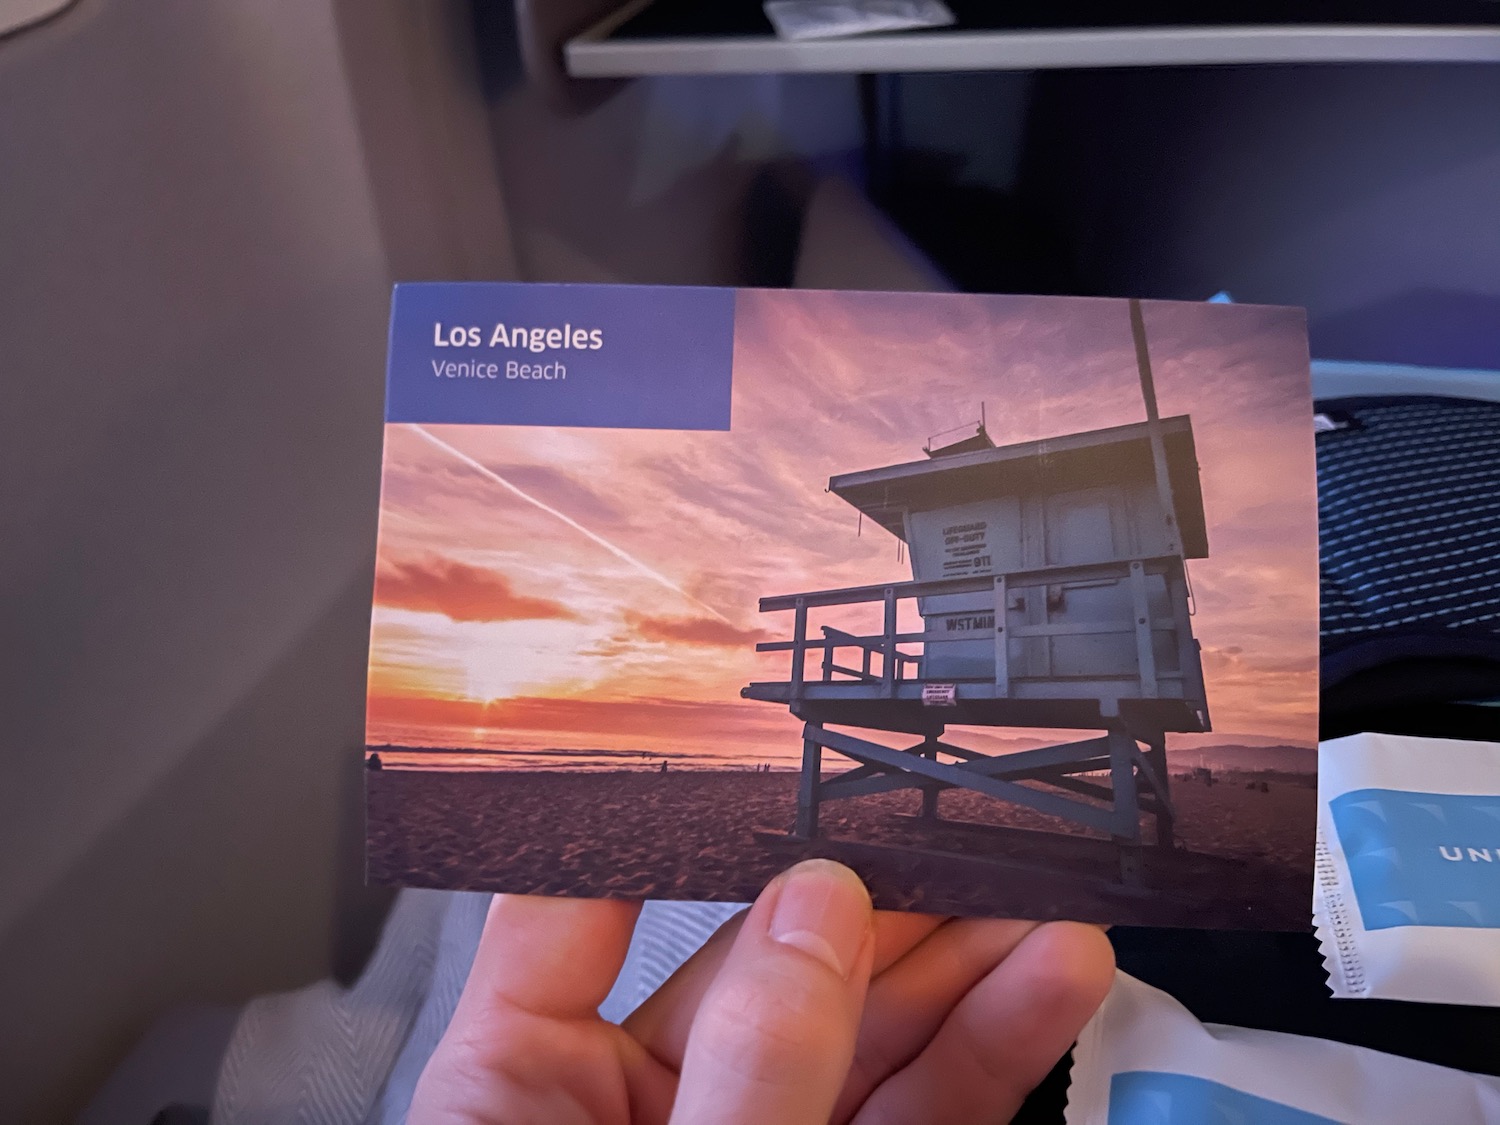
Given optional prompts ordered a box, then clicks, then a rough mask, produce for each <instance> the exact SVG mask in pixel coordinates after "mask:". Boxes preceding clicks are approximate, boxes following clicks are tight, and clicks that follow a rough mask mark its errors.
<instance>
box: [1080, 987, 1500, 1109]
mask: <svg viewBox="0 0 1500 1125" xmlns="http://www.w3.org/2000/svg"><path fill="white" fill-rule="evenodd" d="M1065 1120H1066V1121H1067V1125H1228V1123H1230V1122H1233V1123H1234V1125H1414V1123H1415V1122H1434V1123H1436V1122H1442V1123H1443V1125H1485V1123H1486V1122H1489V1123H1493V1122H1497V1121H1500V1079H1496V1078H1489V1077H1486V1076H1484V1075H1477V1074H1469V1073H1467V1072H1466V1071H1462V1070H1450V1069H1448V1068H1447V1067H1441V1066H1434V1065H1432V1064H1431V1063H1424V1062H1416V1061H1414V1060H1412V1059H1404V1058H1401V1057H1400V1056H1398V1055H1387V1054H1385V1053H1384V1052H1382V1051H1372V1050H1369V1049H1368V1048H1365V1047H1351V1046H1349V1045H1347V1044H1345V1043H1334V1042H1332V1041H1330V1040H1326V1039H1312V1038H1309V1037H1307V1036H1304V1035H1284V1034H1281V1033H1279V1032H1274V1031H1252V1030H1250V1029H1248V1028H1243V1027H1225V1026H1223V1025H1221V1024H1206V1023H1199V1022H1198V1020H1197V1019H1195V1018H1194V1017H1193V1014H1192V1013H1191V1012H1189V1011H1188V1010H1187V1009H1186V1008H1184V1007H1183V1006H1182V1005H1181V1004H1179V1003H1178V1002H1177V1001H1176V1000H1174V999H1172V997H1170V996H1168V995H1167V994H1166V993H1165V992H1160V991H1158V990H1157V989H1154V988H1152V987H1151V986H1150V985H1148V984H1143V983H1141V982H1140V981H1138V980H1136V979H1135V978H1134V977H1130V976H1127V975H1125V974H1124V973H1116V974H1115V984H1114V987H1113V988H1111V989H1110V992H1109V996H1108V997H1106V998H1105V1001H1104V1005H1103V1007H1101V1008H1100V1009H1099V1011H1098V1013H1097V1014H1096V1015H1095V1016H1094V1018H1093V1019H1092V1020H1090V1021H1089V1023H1088V1026H1086V1027H1085V1028H1084V1029H1083V1032H1082V1033H1081V1034H1080V1035H1079V1037H1078V1045H1077V1046H1076V1047H1074V1048H1073V1078H1072V1084H1071V1086H1070V1087H1069V1089H1068V1109H1067V1114H1066V1117H1065Z"/></svg>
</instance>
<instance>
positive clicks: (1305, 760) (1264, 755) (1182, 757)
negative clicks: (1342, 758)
mask: <svg viewBox="0 0 1500 1125" xmlns="http://www.w3.org/2000/svg"><path fill="white" fill-rule="evenodd" d="M1167 761H1168V762H1170V763H1171V765H1172V767H1173V768H1174V769H1185V768H1187V767H1189V766H1193V767H1207V768H1208V769H1211V770H1235V771H1238V772H1241V773H1262V772H1275V773H1317V772H1318V751H1317V748H1316V747H1313V746H1202V747H1199V748H1197V749H1194V750H1169V751H1167Z"/></svg>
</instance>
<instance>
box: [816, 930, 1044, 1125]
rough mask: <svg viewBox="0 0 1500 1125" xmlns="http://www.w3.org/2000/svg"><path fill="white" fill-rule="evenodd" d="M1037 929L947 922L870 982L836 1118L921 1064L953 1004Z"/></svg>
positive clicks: (850, 1112) (851, 1111) (848, 1113)
mask: <svg viewBox="0 0 1500 1125" xmlns="http://www.w3.org/2000/svg"><path fill="white" fill-rule="evenodd" d="M1038 925H1039V923H1037V922H1020V921H1007V920H993V919H977V918H968V919H959V920H955V921H951V922H948V923H947V924H946V925H944V926H941V927H939V928H937V929H935V930H934V931H932V932H931V933H930V934H929V935H928V936H927V937H926V939H925V940H924V941H922V942H921V944H919V945H917V946H915V947H914V948H913V949H911V950H910V951H909V952H908V953H907V954H906V955H905V956H904V957H902V958H901V959H900V960H898V961H897V962H896V963H895V964H893V965H892V966H891V967H890V968H888V969H887V970H886V971H885V972H884V973H882V974H881V975H880V976H879V977H877V978H875V979H874V980H873V981H871V982H870V993H869V995H868V996H867V997H866V998H865V1017H864V1021H863V1022H862V1023H861V1024H860V1029H859V1037H858V1039H857V1040H856V1041H855V1046H854V1062H853V1064H852V1065H851V1066H850V1068H849V1076H848V1078H847V1079H846V1080H845V1083H844V1089H843V1091H842V1092H841V1093H840V1094H839V1099H838V1101H837V1103H835V1106H834V1112H833V1120H834V1121H836V1122H843V1121H847V1120H849V1118H850V1117H852V1116H853V1114H854V1111H855V1110H856V1109H858V1108H859V1107H860V1105H862V1104H863V1103H864V1100H865V1099H866V1098H867V1097H869V1095H870V1091H872V1090H874V1089H875V1087H877V1086H878V1085H880V1083H882V1082H884V1081H885V1080H886V1079H887V1078H889V1077H890V1076H891V1075H892V1074H894V1073H895V1072H896V1071H898V1070H900V1069H901V1068H902V1067H903V1066H905V1065H906V1064H907V1063H909V1062H911V1060H912V1059H914V1058H916V1056H917V1054H918V1053H919V1052H920V1051H921V1050H922V1048H923V1047H925V1046H926V1045H927V1042H928V1041H929V1040H930V1039H931V1038H932V1037H933V1035H934V1034H936V1032H937V1030H938V1028H939V1027H941V1026H942V1024H943V1021H944V1020H945V1019H947V1018H948V1013H949V1012H951V1011H952V1010H953V1006H954V1005H955V1004H957V1003H958V1002H959V1001H960V1000H961V999H963V997H964V996H965V994H967V993H968V991H969V990H970V989H971V988H973V987H974V985H976V984H977V983H978V982H979V981H980V980H982V979H983V978H984V977H985V976H986V975H987V974H988V973H990V972H991V971H992V970H993V969H994V968H995V966H996V965H998V964H1000V962H1001V961H1003V960H1005V958H1006V957H1008V956H1010V954H1011V952H1012V951H1013V950H1014V949H1015V948H1016V946H1017V945H1019V944H1020V942H1021V940H1022V939H1023V938H1025V937H1026V935H1027V934H1029V933H1031V931H1032V930H1034V929H1036V928H1037V926H1038Z"/></svg>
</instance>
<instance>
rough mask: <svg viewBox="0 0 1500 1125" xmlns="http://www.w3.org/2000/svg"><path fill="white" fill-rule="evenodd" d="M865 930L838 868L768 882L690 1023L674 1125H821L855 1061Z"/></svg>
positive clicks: (860, 908) (867, 962) (861, 898)
mask: <svg viewBox="0 0 1500 1125" xmlns="http://www.w3.org/2000/svg"><path fill="white" fill-rule="evenodd" d="M872 921H873V919H872V912H871V909H870V896H869V893H868V892H867V891H866V890H865V888H864V884H863V883H861V882H860V881H859V877H858V876H857V875H855V874H854V872H852V871H850V870H849V869H848V868H847V867H843V866H841V865H840V864H837V863H832V862H830V861H828V860H808V861H807V862H805V863H800V864H798V865H797V866H796V867H794V868H792V869H791V870H790V871H788V872H787V873H786V874H785V875H782V876H780V877H778V878H777V879H775V880H773V881H772V883H771V885H770V886H769V887H767V888H766V890H765V891H764V892H762V894H761V896H760V898H759V899H757V900H756V902H755V905H754V906H753V907H751V908H750V912H749V914H747V915H746V916H745V920H744V922H743V924H742V925H741V926H740V932H739V934H738V935H737V936H736V937H735V940H734V945H733V947H732V948H731V949H730V951H729V953H728V956H726V957H725V959H724V964H723V967H722V968H721V969H720V970H719V973H718V975H717V976H716V977H715V979H714V982H713V984H712V985H711V986H710V987H709V989H708V991H707V993H706V994H705V995H704V997H703V1002H702V1004H701V1005H700V1007H699V1009H698V1016H697V1018H696V1019H695V1020H694V1021H693V1027H692V1031H691V1032H690V1033H689V1035H688V1042H687V1049H686V1051H685V1052H684V1055H683V1063H682V1078H681V1081H680V1082H679V1084H678V1089H677V1102H676V1104H675V1106H674V1107H673V1110H672V1118H671V1120H672V1123H673V1125H751V1123H757V1125H758V1123H760V1122H765V1121H775V1122H778V1123H784V1125H824V1123H825V1122H826V1121H827V1120H828V1114H829V1111H830V1110H832V1109H833V1102H834V1098H835V1097H837V1096H838V1092H839V1088H840V1087H841V1086H842V1085H843V1080H844V1074H845V1072H846V1071H847V1070H848V1067H849V1060H850V1057H851V1056H852V1054H853V1052H854V1037H855V1031H856V1029H857V1028H858V1026H859V1019H860V1013H861V1011H862V1008H863V1005H864V997H865V990H866V988H867V987H868V985H869V979H870V967H871V964H872V963H873V960H874V952H875V941H874V933H873V925H872Z"/></svg>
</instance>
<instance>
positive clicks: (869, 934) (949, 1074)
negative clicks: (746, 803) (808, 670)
mask: <svg viewBox="0 0 1500 1125" xmlns="http://www.w3.org/2000/svg"><path fill="white" fill-rule="evenodd" d="M638 911H639V907H638V906H636V905H633V904H629V903H623V902H612V901H599V900H581V899H546V898H531V897H523V896H512V895H501V896H498V897H497V898H496V899H495V902H494V904H493V906H492V907H491V908H490V914H489V919H488V921H487V922H486V923H485V929H484V935H483V937H482V938H481V939H480V942H479V951H478V953H477V955H476V956H475V959H474V967H473V969H472V970H471V971H470V974H469V980H468V983H467V985H466V986H465V987H464V993H463V996H462V997H461V998H460V1000H459V1003H458V1008H457V1010H456V1011H455V1012H454V1015H453V1021H452V1023H451V1024H450V1025H449V1028H448V1031H447V1033H446V1034H445V1035H444V1036H443V1039H442V1042H440V1043H439V1044H438V1047H437V1050H436V1051H434V1053H433V1056H432V1059H431V1060H430V1061H429V1063H428V1065H427V1069H426V1070H425V1071H424V1073H423V1075H422V1078H421V1080H420V1081H419V1082H418V1084H417V1089H416V1093H415V1096H414V1097H413V1100H412V1106H411V1113H410V1116H409V1118H408V1120H409V1121H410V1122H411V1123H412V1125H435V1123H442V1125H661V1123H664V1122H670V1125H751V1123H757V1125H759V1123H762V1122H775V1123H778V1125H825V1123H827V1122H830V1121H831V1122H835V1123H838V1125H844V1123H846V1122H852V1125H896V1123H898V1122H901V1123H904V1122H913V1121H920V1122H922V1123H923V1125H971V1123H972V1125H981V1123H985V1122H994V1123H999V1122H1006V1121H1009V1120H1010V1119H1011V1117H1012V1116H1013V1115H1014V1113H1015V1112H1016V1109H1017V1108H1018V1107H1019V1106H1020V1104H1021V1102H1022V1101H1023V1100H1024V1098H1025V1097H1026V1095H1027V1093H1029V1092H1030V1090H1031V1089H1032V1087H1033V1086H1035V1085H1036V1084H1037V1083H1038V1082H1039V1081H1041V1079H1042V1078H1043V1077H1044V1076H1045V1075H1046V1074H1047V1072H1048V1071H1049V1070H1050V1069H1051V1068H1052V1066H1053V1064H1054V1063H1056V1062H1057V1060H1058V1059H1059V1058H1061V1057H1062V1055H1063V1053H1064V1052H1065V1051H1066V1050H1067V1049H1068V1047H1069V1046H1070V1045H1071V1044H1072V1042H1073V1040H1074V1038H1075V1037H1076V1036H1077V1034H1078V1032H1079V1030H1080V1029H1081V1028H1082V1027H1083V1025H1084V1023H1085V1022H1087V1020H1088V1018H1089V1016H1091V1015H1092V1014H1093V1012H1094V1010H1095V1009H1096V1008H1097V1007H1098V1006H1099V1004H1100V1002H1101V1001H1102V1000H1103V998H1104V994H1105V992H1106V991H1108V988H1109V984H1110V981H1111V979H1112V976H1113V968H1114V958H1113V955H1112V953H1111V951H1110V947H1109V942H1108V941H1107V939H1106V938H1105V937H1104V935H1103V932H1102V931H1100V930H1099V929H1098V928H1096V927H1093V926H1086V925H1082V924H1079V923H1073V922H1049V923H1045V924H1038V923H1035V922H1011V921H983V920H945V919H941V918H935V917H930V916H925V915H915V914H895V913H886V912H879V913H877V912H873V911H872V910H871V909H870V899H869V895H868V894H867V893H866V891H865V889H864V886H863V885H862V884H861V883H860V882H859V879H858V877H857V876H855V875H854V873H853V872H851V871H850V870H849V869H848V868H845V867H842V866H840V865H838V864H835V863H831V862H828V861H826V860H811V861H808V862H806V863H802V864H799V865H797V866H796V867H794V868H792V869H791V870H790V871H788V872H786V873H785V874H783V875H781V876H780V877H778V878H777V879H775V880H773V881H772V882H771V884H770V885H769V886H768V887H767V888H766V889H765V891H764V892H763V893H762V894H761V896H760V898H758V899H757V900H756V902H755V905H754V906H752V907H751V908H750V910H749V911H748V912H747V913H745V914H742V915H740V916H739V917H738V918H736V919H734V920H733V921H731V922H729V923H728V924H726V925H725V926H724V927H723V928H721V929H720V931H719V932H718V933H717V934H715V935H714V937H713V938H711V939H710V940H709V942H708V943H707V944H706V945H705V946H704V947H703V948H702V949H700V950H699V951H698V952H697V953H696V954H694V955H693V957H692V958H691V959H690V960H689V961H688V962H687V963H686V964H685V965H683V966H682V968H681V969H679V970H678V971H677V972H676V973H675V974H674V975H673V976H672V978H671V979H670V980H668V981H667V982H666V983H665V984H664V985H663V986H662V987H661V988H660V989H659V990H658V991H657V992H656V994H655V995H653V996H652V997H651V998H650V999H649V1000H647V1001H646V1003H645V1004H643V1005H642V1006H641V1007H640V1008H639V1009H637V1010H636V1011H635V1012H634V1013H633V1014H632V1015H631V1016H630V1018H629V1019H627V1020H626V1021H625V1023H624V1024H623V1025H622V1026H616V1025H614V1024H610V1023H606V1022H605V1021H604V1020H602V1019H600V1018H599V1016H598V1013H597V1009H598V1007H599V1005H600V1004H601V1003H602V1002H603V1000H604V997H605V996H606V995H607V994H608V993H609V990H610V988H611V986H612V985H613V983H614V979H615V977H616V975H617V974H618V973H619V971H620V966H621V964H622V963H623V961H624V958H625V952H626V949H627V947H628V946H629V944H630V935H631V931H632V929H633V927H634V925H635V919H636V915H637V913H638Z"/></svg>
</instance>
